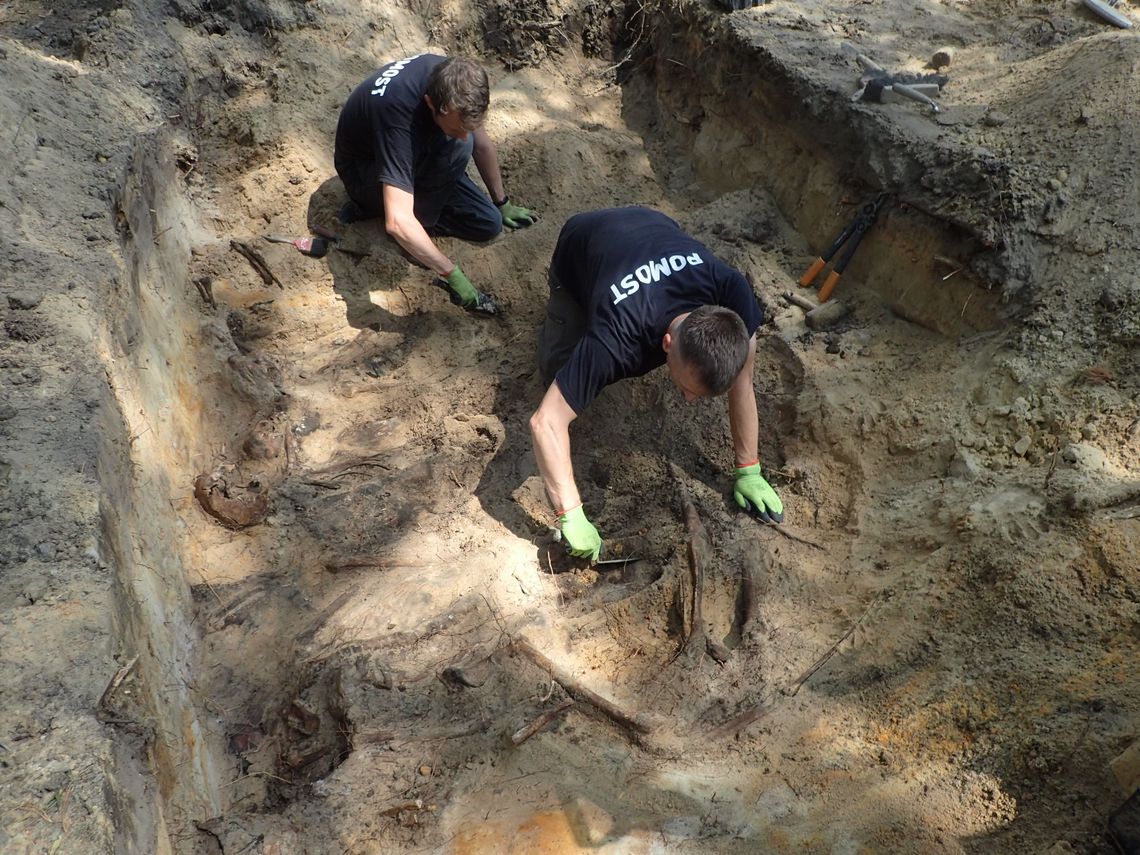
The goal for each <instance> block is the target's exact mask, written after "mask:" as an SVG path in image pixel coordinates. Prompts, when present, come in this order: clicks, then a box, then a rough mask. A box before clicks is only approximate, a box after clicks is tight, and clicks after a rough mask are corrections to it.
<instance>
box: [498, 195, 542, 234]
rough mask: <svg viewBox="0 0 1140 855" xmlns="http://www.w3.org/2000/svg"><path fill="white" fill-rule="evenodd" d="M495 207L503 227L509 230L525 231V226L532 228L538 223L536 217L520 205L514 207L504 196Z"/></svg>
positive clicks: (532, 212)
mask: <svg viewBox="0 0 1140 855" xmlns="http://www.w3.org/2000/svg"><path fill="white" fill-rule="evenodd" d="M496 207H497V208H498V209H499V213H500V214H502V215H503V225H504V226H506V227H507V228H509V229H525V228H526V227H527V226H533V225H534V224H535V223H537V222H538V216H537V215H536V214H535V213H534V211H531V210H530V209H528V208H524V207H523V206H522V205H515V204H513V203H512V202H511V200H510V198H509V197H506V196H504V197H503V201H502V202H500V203H499V204H498V205H496Z"/></svg>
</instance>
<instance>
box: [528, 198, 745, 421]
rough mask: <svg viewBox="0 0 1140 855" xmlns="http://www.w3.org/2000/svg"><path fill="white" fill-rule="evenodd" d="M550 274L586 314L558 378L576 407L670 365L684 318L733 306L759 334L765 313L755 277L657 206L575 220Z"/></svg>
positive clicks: (568, 224) (593, 213) (581, 216)
mask: <svg viewBox="0 0 1140 855" xmlns="http://www.w3.org/2000/svg"><path fill="white" fill-rule="evenodd" d="M550 270H551V273H552V274H553V275H554V279H555V281H556V282H557V283H558V284H560V285H561V286H562V287H563V288H565V289H567V290H568V291H569V292H570V293H571V294H572V295H573V296H574V297H575V299H576V300H577V301H578V303H579V305H581V306H582V308H583V309H584V310H585V312H586V316H587V320H586V334H585V335H584V336H583V337H582V339H581V341H579V342H578V346H577V347H576V348H575V349H574V352H573V353H572V354H571V356H570V359H569V360H567V362H566V364H565V365H564V366H563V367H562V368H561V370H559V372H558V373H557V374H556V375H555V380H556V381H557V382H558V388H559V390H560V391H561V392H562V397H563V398H565V399H566V403H567V404H569V405H570V408H571V409H572V410H574V412H575V413H578V414H581V413H582V411H583V410H585V409H586V407H588V406H589V405H590V403H591V402H592V401H593V400H594V398H596V397H597V395H598V393H599V392H601V391H602V389H603V388H604V387H605V386H608V385H609V384H610V383H613V382H615V381H617V380H621V379H623V378H626V377H638V376H640V375H642V374H645V373H646V372H648V371H651V370H652V369H654V368H656V367H657V366H659V365H664V364H665V351H664V350H662V349H661V339H662V337H663V336H664V335H665V332H666V331H667V330H668V329H669V324H670V323H671V322H672V321H673V319H674V318H676V317H677V316H678V315H680V314H683V313H685V312H690V311H692V310H693V309H696V308H698V307H699V306H705V305H713V306H724V307H725V308H728V309H732V310H733V311H734V312H736V313H737V314H738V315H740V317H741V319H742V320H743V321H744V326H745V328H746V329H747V330H748V334H749V335H750V336H751V335H752V334H753V333H755V332H756V330H757V329H758V328H759V326H760V323H761V322H762V321H763V314H762V313H761V311H760V306H759V305H758V304H757V302H756V296H755V295H754V294H753V293H752V288H751V286H749V284H748V281H747V280H746V279H745V278H744V277H743V276H742V275H741V274H740V273H739V272H738V271H736V270H734V269H733V268H732V267H730V266H728V265H727V264H725V263H724V262H723V261H721V260H720V259H719V258H717V257H716V256H715V255H713V254H712V252H710V251H709V249H708V248H707V247H706V246H704V245H703V244H702V243H700V242H699V241H697V240H694V239H693V238H691V237H689V236H688V235H686V234H685V233H684V232H683V231H681V227H680V226H678V225H677V223H675V222H674V221H673V220H671V219H670V218H669V217H667V216H665V215H664V214H662V213H660V212H659V211H653V210H650V209H649V208H640V207H630V208H609V209H606V210H602V211H590V212H588V213H584V214H577V215H575V216H573V217H571V218H570V219H569V220H567V221H566V225H565V226H563V227H562V233H561V234H560V235H559V237H558V244H557V246H555V248H554V255H553V257H552V258H551V261H550Z"/></svg>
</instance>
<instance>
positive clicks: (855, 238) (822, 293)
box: [800, 193, 890, 303]
mask: <svg viewBox="0 0 1140 855" xmlns="http://www.w3.org/2000/svg"><path fill="white" fill-rule="evenodd" d="M889 198H890V194H889V193H879V194H878V195H877V196H875V198H874V199H873V200H871V201H870V202H868V203H867V204H866V205H864V206H863V207H862V208H860V209H859V213H858V214H857V215H856V216H855V219H853V220H852V221H851V222H850V223H849V224H848V226H847V228H845V229H844V230H843V231H841V232H840V233H839V237H837V238H836V239H835V240H834V241H833V242H832V244H831V246H829V247H828V248H827V250H826V251H825V252H824V253H823V255H821V256H820V257H819V258H817V259H816V260H815V262H814V263H813V264H812V266H811V267H809V268H808V271H807V273H805V274H804V275H803V276H801V277H800V285H802V286H805V287H806V286H808V285H810V284H811V283H812V281H813V280H814V279H815V277H816V276H818V275H819V272H820V271H821V270H823V268H824V267H826V266H827V263H828V262H829V261H831V259H832V257H833V256H834V255H835V253H837V252H839V249H840V247H842V246H843V244H845V243H847V241H848V240H850V241H851V243H850V244H849V245H848V247H847V251H846V252H844V253H843V256H842V257H841V258H840V259H839V261H837V262H835V267H833V268H832V269H831V273H829V274H827V279H825V280H824V282H823V286H822V287H821V288H820V289H819V302H821V303H826V302H827V298H828V297H830V296H831V292H832V291H834V290H835V286H836V285H838V284H839V277H840V276H842V275H843V271H844V270H846V269H847V265H848V263H849V262H850V261H851V257H852V256H853V255H855V250H857V249H858V248H859V242H860V241H862V240H863V236H864V235H866V234H867V232H868V231H870V229H871V226H873V225H874V224H875V220H876V219H877V218H878V216H879V210H880V209H881V208H882V207H883V205H885V204H886V203H887V199H889Z"/></svg>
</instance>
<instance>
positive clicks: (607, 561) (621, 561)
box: [594, 556, 641, 567]
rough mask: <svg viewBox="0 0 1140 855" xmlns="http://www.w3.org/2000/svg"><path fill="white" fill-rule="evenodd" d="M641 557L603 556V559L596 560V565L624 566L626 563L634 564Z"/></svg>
mask: <svg viewBox="0 0 1140 855" xmlns="http://www.w3.org/2000/svg"><path fill="white" fill-rule="evenodd" d="M640 560H641V559H640V558H638V557H636V556H634V557H632V558H603V559H602V560H601V561H595V562H594V566H595V567H624V566H625V565H626V564H632V563H633V562H635V561H640Z"/></svg>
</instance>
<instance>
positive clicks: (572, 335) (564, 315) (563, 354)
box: [538, 272, 586, 386]
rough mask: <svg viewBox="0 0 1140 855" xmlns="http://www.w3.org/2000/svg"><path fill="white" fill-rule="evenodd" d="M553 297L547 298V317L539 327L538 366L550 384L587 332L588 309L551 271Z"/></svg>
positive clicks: (550, 282) (544, 379) (549, 278)
mask: <svg viewBox="0 0 1140 855" xmlns="http://www.w3.org/2000/svg"><path fill="white" fill-rule="evenodd" d="M548 280H549V284H550V298H549V299H548V300H547V302H546V319H545V320H544V321H543V323H542V327H541V328H540V329H539V331H538V370H539V371H540V372H541V373H542V384H543V385H544V386H549V385H550V384H551V383H553V382H554V375H555V374H557V373H558V369H560V368H561V367H562V366H563V365H565V364H566V360H568V359H569V358H570V354H572V353H573V352H574V348H575V347H577V346H578V342H579V341H581V339H582V336H584V335H585V334H586V312H585V310H584V309H583V308H582V307H581V306H580V305H578V301H577V300H575V299H574V297H573V296H572V295H571V294H570V292H569V291H567V290H566V289H565V288H563V287H562V285H561V284H560V283H559V282H558V280H557V279H556V278H555V276H554V273H553V272H552V273H550V274H549V275H548Z"/></svg>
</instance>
